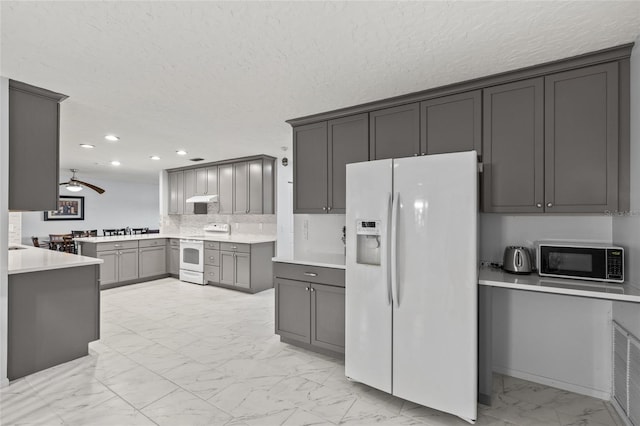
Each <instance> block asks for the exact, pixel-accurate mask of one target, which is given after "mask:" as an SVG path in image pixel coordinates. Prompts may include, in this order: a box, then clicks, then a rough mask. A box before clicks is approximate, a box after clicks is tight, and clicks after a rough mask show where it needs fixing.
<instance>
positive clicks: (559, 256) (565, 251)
mask: <svg viewBox="0 0 640 426" xmlns="http://www.w3.org/2000/svg"><path fill="white" fill-rule="evenodd" d="M541 258H542V265H541V266H542V272H543V273H544V274H548V275H553V276H564V277H575V278H578V277H583V278H587V279H605V278H606V252H605V251H603V250H599V249H592V248H586V247H585V248H576V247H572V248H565V247H541Z"/></svg>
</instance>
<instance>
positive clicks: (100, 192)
mask: <svg viewBox="0 0 640 426" xmlns="http://www.w3.org/2000/svg"><path fill="white" fill-rule="evenodd" d="M73 182H77V183H79V184H80V185H83V186H86V187H87V188H91V189H93V190H94V191H96V192H97V193H98V194H102V193H103V192H104V189H102V188H100V187H99V186H95V185H91V184H90V183H87V182H83V181H81V180H78V179H73Z"/></svg>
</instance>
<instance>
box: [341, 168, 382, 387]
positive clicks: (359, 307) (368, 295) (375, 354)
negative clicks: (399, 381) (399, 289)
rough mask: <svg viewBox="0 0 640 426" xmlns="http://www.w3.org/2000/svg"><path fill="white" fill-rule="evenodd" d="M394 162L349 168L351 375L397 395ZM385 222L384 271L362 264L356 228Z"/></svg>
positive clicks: (348, 342) (348, 341) (348, 343)
mask: <svg viewBox="0 0 640 426" xmlns="http://www.w3.org/2000/svg"><path fill="white" fill-rule="evenodd" d="M392 164H393V163H392V160H379V161H370V162H366V163H355V164H349V165H347V209H346V227H347V258H346V285H345V290H346V302H345V303H346V318H345V322H346V324H345V326H346V336H345V339H346V342H345V344H346V347H345V375H346V376H347V377H349V378H351V379H353V380H356V381H358V382H361V383H364V384H367V385H369V386H372V387H374V388H377V389H380V390H383V391H385V392H389V393H391V326H392V322H391V294H390V283H389V266H388V263H389V261H388V259H389V220H390V209H391V189H392V188H391V183H392V180H391V178H392V176H391V170H392ZM359 219H360V220H380V258H381V262H380V265H370V264H363V263H358V262H357V238H356V223H357V221H358V220H359Z"/></svg>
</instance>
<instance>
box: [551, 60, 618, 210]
mask: <svg viewBox="0 0 640 426" xmlns="http://www.w3.org/2000/svg"><path fill="white" fill-rule="evenodd" d="M544 85H545V169H544V171H545V189H544V198H545V201H544V202H545V211H547V212H551V213H566V212H573V213H602V212H604V211H605V210H616V209H617V208H618V126H619V124H618V120H619V116H618V90H619V89H618V64H617V63H615V62H614V63H609V64H603V65H596V66H592V67H587V68H582V69H577V70H572V71H567V72H563V73H558V74H552V75H550V76H547V77H545V81H544Z"/></svg>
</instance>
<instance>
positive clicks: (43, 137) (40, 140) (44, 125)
mask: <svg viewBox="0 0 640 426" xmlns="http://www.w3.org/2000/svg"><path fill="white" fill-rule="evenodd" d="M18 86H19V87H18ZM29 87H30V86H28V85H26V84H24V83H19V82H14V81H10V82H9V126H8V128H9V130H8V132H9V162H8V164H9V165H10V167H9V171H8V173H9V210H22V211H45V210H57V209H58V188H59V186H58V182H60V180H58V178H59V175H58V170H59V155H58V151H59V149H58V148H59V139H58V134H59V130H58V129H59V127H58V123H59V114H58V102H57V101H55V100H53V99H49V98H47V97H45V96H39V95H38V93H37V92H36V93H30V92H29V90H30V89H29ZM34 89H36V90H41V89H37V88H34ZM3 127H4V126H3ZM5 129H6V127H5ZM34 166H35V167H37V172H35V171H34ZM68 173H69V171H68V170H67V171H65V176H64V179H65V180H66V179H68V178H69V177H70V176H69V175H68ZM64 192H65V193H66V195H70V193H69V192H68V191H66V190H64Z"/></svg>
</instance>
